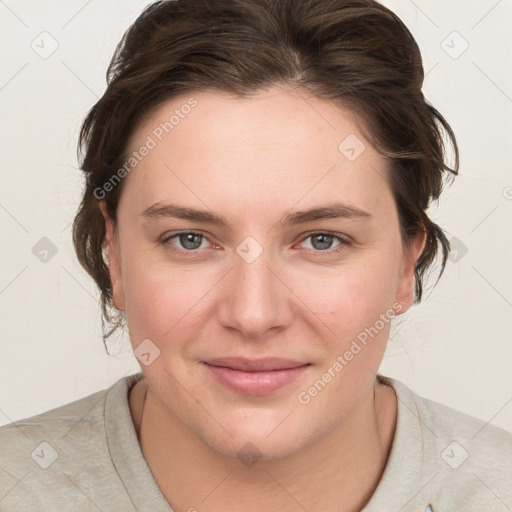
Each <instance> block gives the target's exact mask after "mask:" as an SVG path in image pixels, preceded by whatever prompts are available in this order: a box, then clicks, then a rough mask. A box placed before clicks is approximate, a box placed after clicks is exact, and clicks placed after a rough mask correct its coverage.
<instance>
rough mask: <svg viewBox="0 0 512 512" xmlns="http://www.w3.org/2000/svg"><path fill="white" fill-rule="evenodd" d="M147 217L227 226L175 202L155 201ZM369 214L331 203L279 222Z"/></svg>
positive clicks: (218, 218) (217, 218)
mask: <svg viewBox="0 0 512 512" xmlns="http://www.w3.org/2000/svg"><path fill="white" fill-rule="evenodd" d="M141 215H142V216H143V217H145V218H148V219H162V218H169V217H170V218H176V219H184V220H191V221H195V222H199V223H203V224H212V225H215V226H224V227H226V226H228V225H229V223H228V221H227V220H226V219H225V218H224V217H222V216H221V215H217V214H215V213H211V212H209V211H206V210H197V209H195V208H189V207H186V206H180V205H177V204H162V203H155V204H154V205H152V206H150V207H149V208H147V209H146V210H144V211H143V212H142V214H141ZM370 217H371V215H370V214H369V213H368V212H365V211H364V210H361V209H360V208H356V207H355V206H349V205H345V204H343V203H331V204H327V205H324V206H318V207H315V208H311V209H309V210H302V211H296V212H293V213H289V214H288V215H285V216H284V217H283V218H282V219H281V220H280V221H279V224H280V225H281V226H282V227H286V226H294V225H298V224H306V223H307V222H313V221H317V220H326V219H339V218H342V219H368V218H370Z"/></svg>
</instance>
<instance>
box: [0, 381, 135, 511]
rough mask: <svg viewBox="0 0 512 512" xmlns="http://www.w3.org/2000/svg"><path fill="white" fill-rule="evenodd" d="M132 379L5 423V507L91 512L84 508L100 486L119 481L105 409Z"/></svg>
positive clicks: (0, 466) (1, 441) (0, 445)
mask: <svg viewBox="0 0 512 512" xmlns="http://www.w3.org/2000/svg"><path fill="white" fill-rule="evenodd" d="M129 382H130V381H129V378H124V379H120V380H118V381H117V382H116V383H115V384H113V385H112V386H111V387H110V388H108V389H104V390H101V391H98V392H96V393H93V394H91V395H89V396H86V397H84V398H81V399H79V400H76V401H74V402H71V403H69V404H66V405H63V406H60V407H57V408H55V409H52V410H50V411H47V412H44V413H42V414H38V415H36V416H32V417H30V418H25V419H22V420H19V421H15V422H12V423H11V424H8V425H5V426H2V427H0V451H1V453H2V457H1V462H0V470H1V477H0V496H3V498H2V501H1V505H2V510H6V511H9V510H20V508H19V507H22V508H23V510H38V509H39V510H46V508H45V506H47V504H48V503H53V504H56V505H55V506H57V504H58V505H59V506H63V507H64V508H65V509H67V510H69V509H70V507H71V508H73V507H78V509H80V510H86V509H87V510H89V508H80V507H84V506H85V505H87V507H89V506H92V505H91V504H92V503H93V502H94V494H95V492H96V491H95V490H94V487H95V484H97V483H98V482H101V481H102V480H103V481H105V480H108V481H109V483H110V484H112V486H113V488H115V487H116V486H117V485H118V484H120V482H116V481H115V479H114V480H113V479H112V478H113V477H112V475H115V472H114V471H113V469H114V468H113V466H112V463H111V459H110V457H109V446H108V440H107V433H106V426H105V409H106V405H107V399H108V396H109V393H111V392H112V390H114V389H116V390H117V392H118V393H119V392H121V393H122V392H123V389H124V390H125V392H126V391H127V389H128V384H129ZM119 407H124V408H127V403H126V401H125V403H124V404H123V403H120V404H119ZM96 487H97V486H96ZM57 508H59V507H58V506H57ZM64 508H63V509H64ZM93 508H94V507H92V508H91V510H92V509H93Z"/></svg>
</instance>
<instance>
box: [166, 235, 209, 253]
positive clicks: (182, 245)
mask: <svg viewBox="0 0 512 512" xmlns="http://www.w3.org/2000/svg"><path fill="white" fill-rule="evenodd" d="M173 239H176V240H177V242H178V244H179V246H178V245H176V244H174V243H172V242H171V240H173ZM205 239H206V237H205V236H204V235H203V234H202V233H198V232H195V231H182V232H181V233H175V234H173V235H171V236H168V237H166V238H165V239H164V240H162V242H161V243H162V245H164V246H166V247H169V248H171V249H173V250H177V251H179V250H182V251H184V252H194V251H196V250H197V249H200V248H201V243H202V242H203V241H204V240H205Z"/></svg>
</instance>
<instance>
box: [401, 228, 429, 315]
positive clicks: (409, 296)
mask: <svg viewBox="0 0 512 512" xmlns="http://www.w3.org/2000/svg"><path fill="white" fill-rule="evenodd" d="M426 237H427V234H426V232H425V231H424V230H421V231H418V232H417V233H416V234H415V235H414V236H413V237H412V238H411V239H410V240H409V244H408V245H407V247H404V251H403V256H402V262H401V264H400V273H399V275H398V286H397V290H396V296H395V306H396V307H393V309H394V310H395V313H396V314H397V315H400V314H402V313H405V312H406V311H407V310H408V309H409V308H410V307H411V306H412V305H413V303H414V288H415V286H414V285H415V275H414V274H415V270H416V262H417V261H418V258H419V257H420V256H421V253H422V252H423V249H424V248H425V242H426Z"/></svg>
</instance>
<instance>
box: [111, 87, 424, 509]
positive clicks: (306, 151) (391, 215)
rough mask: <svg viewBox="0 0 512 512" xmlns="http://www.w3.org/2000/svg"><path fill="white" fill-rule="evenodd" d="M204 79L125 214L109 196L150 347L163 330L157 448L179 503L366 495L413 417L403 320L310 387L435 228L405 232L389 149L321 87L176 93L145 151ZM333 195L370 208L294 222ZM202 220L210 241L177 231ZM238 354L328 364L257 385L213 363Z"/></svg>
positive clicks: (396, 301)
mask: <svg viewBox="0 0 512 512" xmlns="http://www.w3.org/2000/svg"><path fill="white" fill-rule="evenodd" d="M190 96H193V97H194V98H195V99H196V100H197V106H196V107H195V108H194V109H193V110H192V111H191V112H190V113H189V114H188V115H186V116H184V117H183V119H180V121H179V124H177V125H176V126H174V128H173V130H172V131H171V132H170V133H169V134H166V135H165V136H164V137H163V138H162V141H161V142H159V143H158V144H157V145H156V147H154V148H153V149H151V150H150V151H149V153H148V154H147V156H145V157H144V158H143V159H142V161H141V162H140V163H138V165H137V166H136V168H134V169H133V170H132V171H131V173H130V174H129V175H128V177H127V178H126V182H125V183H124V189H123V191H122V195H121V200H120V204H119V208H118V212H117V222H114V221H113V220H112V219H110V218H109V217H108V216H107V215H106V214H105V210H104V208H103V212H104V216H105V221H106V227H107V242H108V249H109V261H110V271H111V279H112V284H113V290H114V298H115V304H116V306H117V307H118V308H119V309H121V310H124V311H125V313H126V316H127V320H128V328H129V332H130V338H131V343H132V345H133V347H134V348H136V347H137V346H138V345H139V344H140V343H141V342H142V341H143V340H146V339H149V340H151V343H152V344H154V346H156V347H158V349H159V351H160V355H159V356H158V357H156V359H154V361H152V362H151V364H149V365H148V366H146V365H143V364H141V369H142V371H143V373H144V376H145V378H144V380H143V381H141V382H140V383H138V384H137V385H136V386H135V387H134V388H133V390H132V392H131V395H130V407H131V411H132V415H133V418H134V424H135V426H136V428H137V431H139V429H140V432H139V439H140V443H141V446H142V449H143V452H144V455H145V457H146V459H147V461H148V464H149V466H150V467H151V470H152V472H153V474H154V476H155V478H156V480H157V483H158V485H159V486H160V488H161V490H162V493H163V494H164V496H165V497H166V499H167V500H168V501H169V503H170V504H171V506H172V507H173V508H174V509H175V510H176V511H177V512H178V511H182V510H183V511H187V510H189V509H191V508H192V507H195V508H196V509H197V510H198V511H200V512H202V511H218V510H219V511H220V510H226V505H227V504H228V503H229V504H230V509H233V510H244V511H249V512H251V511H253V510H254V511H256V510H258V511H261V510H266V511H274V510H276V511H277V510H280V511H282V510H287V511H288V510H289V511H295V510H297V511H299V510H303V508H305V509H306V510H308V511H309V512H312V511H317V510H322V511H324V512H325V511H335V510H336V511H338V512H339V511H350V510H359V509H360V508H361V507H362V506H363V505H364V504H365V503H366V502H367V500H368V499H369V497H370V496H371V494H372V492H373V491H374V489H375V487H376V486H377V484H378V481H379V478H380V476H381V474H382V471H383V468H384V466H385V462H386V458H387V456H388V453H389V449H390V446H391V443H392V439H393V434H394V429H395V422H396V397H395V394H394V392H393V390H392V389H391V388H389V387H388V386H385V385H383V384H381V383H380V382H379V381H378V380H377V379H376V372H377V370H378V367H379V365H380V363H381V360H382V357H383V353H384V350H385V347H386V342H387V339H388V335H389V329H390V324H389V322H387V323H386V322H384V323H385V325H384V327H383V328H381V329H380V330H379V331H378V334H377V335H375V336H373V337H372V338H370V339H369V341H368V343H367V345H366V346H362V349H361V351H360V352H358V353H357V354H356V355H354V357H353V358H352V359H351V360H350V361H347V364H346V365H344V366H343V369H342V370H341V371H339V372H336V373H335V377H332V378H331V380H330V382H328V383H327V384H326V385H325V387H324V388H323V389H322V390H321V391H320V392H318V394H317V395H316V396H314V397H312V398H311V400H310V401H309V403H307V404H303V403H300V402H299V400H298V394H299V393H300V392H303V391H307V390H308V388H309V387H310V386H312V385H313V383H314V382H315V381H317V380H318V379H319V378H321V377H322V375H323V374H324V373H325V372H326V371H328V369H329V368H331V374H332V367H333V364H334V363H335V362H336V361H337V358H338V356H340V355H341V356H343V354H344V353H345V352H346V351H347V350H348V349H349V348H350V346H351V343H352V342H353V340H354V339H356V337H357V336H358V334H360V333H361V332H363V331H364V330H365V328H369V327H371V326H374V325H376V321H377V320H378V319H379V315H382V314H384V313H385V312H386V311H390V310H391V309H394V311H395V313H396V314H401V313H403V312H405V311H406V310H407V309H408V308H409V307H410V306H411V304H412V302H413V289H414V288H413V287H414V264H415V261H416V259H417V258H418V256H419V255H420V253H421V250H422V248H423V245H424V235H423V233H421V234H419V235H418V236H417V237H416V238H415V239H413V240H411V243H410V244H409V245H408V246H407V248H405V247H404V246H403V244H402V241H401V237H400V230H399V222H398V214H397V210H396V206H395V203H394V199H393V197H392V194H391V191H390V188H389V185H388V182H387V179H386V176H387V173H388V172H389V169H388V165H389V163H388V161H387V160H386V159H385V158H384V157H383V156H381V155H380V154H378V153H377V152H376V151H375V150H374V149H373V148H372V147H371V145H370V144H369V142H368V141H365V140H364V138H363V136H362V135H361V133H360V131H359V130H358V128H357V125H356V123H355V122H354V118H353V117H352V115H351V114H350V113H349V112H348V111H346V110H343V109H341V108H339V107H336V106H334V105H333V104H331V103H328V102H325V101H322V100H319V99H318V98H315V97H313V96H312V95H311V94H309V93H306V92H305V91H299V90H294V91H291V90H286V89H283V88H280V87H277V86H276V87H272V88H270V89H268V90H265V91H260V92H259V93H258V94H257V95H255V96H254V97H251V98H249V99H240V98H234V97H231V96H229V95H227V94H226V93H222V92H218V91H209V92H200V93H194V94H193V95H184V96H181V97H177V98H173V99H172V100H170V101H168V102H166V103H165V104H164V105H162V106H161V107H160V108H159V109H158V110H157V111H156V112H155V113H154V114H153V115H152V116H151V117H150V118H149V119H147V120H146V121H145V122H144V123H143V125H142V126H140V127H139V128H138V129H137V130H136V132H135V134H134V137H133V138H132V141H131V144H130V151H134V150H137V149H138V148H140V147H141V146H142V145H143V144H144V143H145V141H147V137H148V136H151V134H152V133H153V130H154V129H155V127H157V126H159V124H160V123H162V122H164V121H166V120H168V119H169V117H170V116H171V115H172V114H173V112H174V111H175V109H176V108H180V105H183V104H184V103H186V101H187V99H188V98H189V97H190ZM350 134H353V135H356V136H357V137H358V138H359V139H360V140H361V141H363V142H364V144H365V150H364V151H363V152H362V153H361V154H360V156H359V157H358V158H357V159H355V160H354V161H350V160H349V159H347V158H346V157H345V155H344V154H342V153H341V152H340V150H339V149H338V145H339V144H340V143H341V142H342V141H343V140H344V139H345V138H346V137H347V136H348V135H350ZM332 202H342V203H344V204H346V205H350V206H352V207H356V208H359V209H361V210H364V211H365V212H367V213H368V214H369V216H368V217H365V218H359V217H357V218H356V217H354V218H335V219H327V220H316V221H311V222H308V223H306V224H302V225H295V226H293V225H292V226H286V227H283V226H281V225H280V224H279V220H280V219H281V218H282V217H283V216H284V215H286V214H289V213H292V212H297V211H299V210H300V211H302V210H307V209H310V208H313V207H320V206H324V205H326V204H329V203H332ZM156 203H159V204H162V203H175V204H180V205H183V206H187V207H192V208H196V209H202V210H207V211H209V212H210V213H216V214H218V215H222V216H223V217H225V218H226V220H227V221H228V226H227V227H222V226H216V225H211V224H205V223H200V222H197V221H191V220H183V219H173V218H170V217H168V218H158V219H156V218H151V219H149V218H145V217H144V216H143V215H142V212H143V211H144V210H146V209H147V208H149V207H150V206H152V205H154V204H156ZM187 230H194V231H199V232H200V233H201V234H202V235H204V237H203V238H201V237H199V238H198V239H196V242H197V243H196V245H195V246H194V247H198V246H199V248H198V249H192V250H191V249H187V248H188V247H191V245H186V239H185V244H184V243H183V238H182V239H181V242H182V243H180V238H179V237H174V238H173V239H169V236H171V235H172V234H175V232H177V231H187ZM311 232H316V233H318V232H321V233H326V234H334V233H340V234H341V235H342V236H343V239H341V240H340V239H337V238H336V237H334V238H327V239H326V240H325V241H322V240H321V239H318V237H317V238H316V239H315V237H311V236H309V237H308V235H310V234H311ZM249 236H250V237H252V238H253V239H254V240H255V241H256V243H257V244H258V247H260V248H261V249H262V252H261V254H260V255H259V256H258V257H257V258H256V259H255V261H253V262H251V263H248V262H247V261H246V260H244V258H242V257H241V256H240V255H239V253H237V247H239V246H240V244H241V243H242V242H244V240H245V239H246V237H249ZM320 238H321V237H320ZM166 239H167V242H165V240H166ZM347 241H348V243H347ZM322 242H323V243H324V245H323V246H322V245H321V244H322ZM329 242H330V245H329ZM199 244H200V245H199ZM242 246H243V245H242ZM251 247H252V248H251V251H252V250H254V247H255V246H254V245H253V246H251ZM324 247H327V248H324ZM172 248H174V249H175V250H174V251H173V250H172ZM340 248H341V251H340V252H339V253H334V252H333V251H335V250H336V249H340ZM187 250H188V252H187ZM381 318H382V317H381ZM151 346H153V345H151ZM227 356H240V357H247V358H251V359H254V358H263V357H270V356H275V357H284V358H289V359H294V360H298V361H301V362H304V363H310V366H309V367H308V368H307V370H306V372H305V373H304V374H302V376H300V377H299V378H298V379H297V380H295V381H294V382H292V383H290V384H288V385H286V386H284V387H283V388H281V389H279V390H277V391H275V392H273V393H271V394H268V395H265V396H248V395H245V394H241V393H237V392H235V391H232V390H230V389H227V388H225V387H224V386H223V385H222V384H220V383H218V382H217V381H216V380H215V379H214V378H213V377H212V376H211V374H210V372H209V371H208V370H207V367H205V365H204V364H203V361H204V360H206V359H210V358H214V357H227ZM146 391H147V396H146V401H145V403H144V408H142V402H143V398H144V395H145V393H146ZM142 409H144V411H143V415H142V418H141V414H142ZM248 443H250V444H248ZM244 446H246V448H245V449H246V450H249V451H250V452H251V453H252V454H253V455H254V456H257V457H259V459H258V460H257V462H256V463H255V464H254V465H251V466H250V467H249V466H248V465H246V464H244V463H242V461H241V460H240V459H239V458H237V454H238V453H239V451H240V450H241V449H242V447H244ZM301 507H303V508H301Z"/></svg>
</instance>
